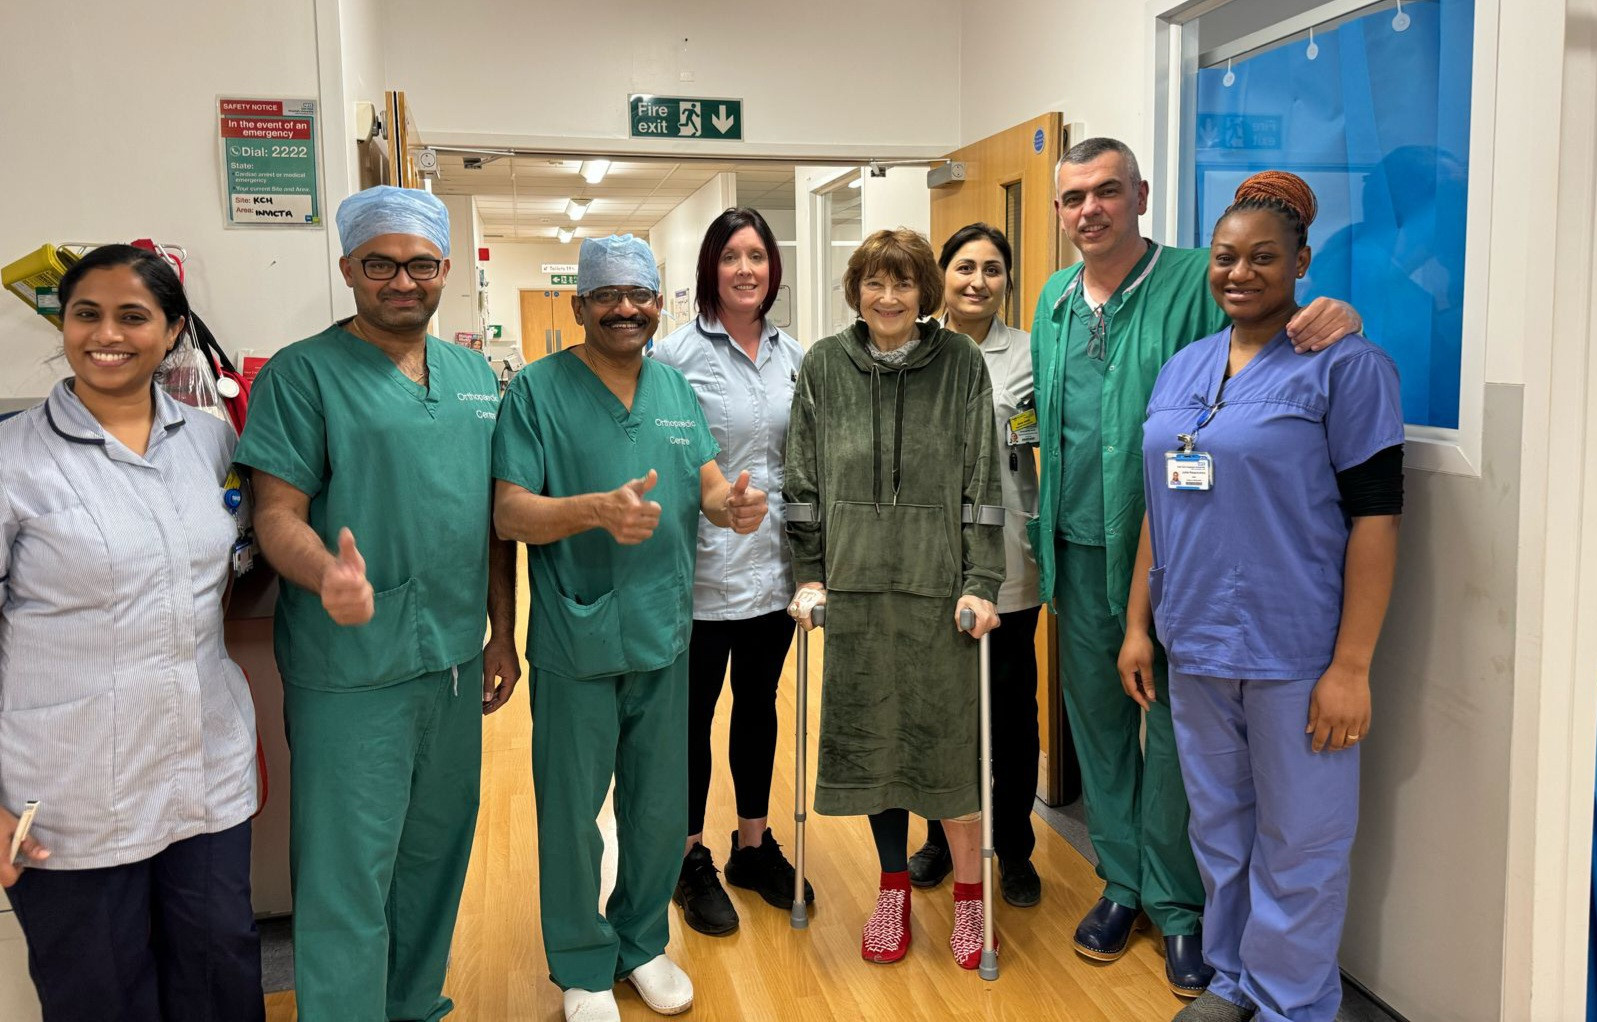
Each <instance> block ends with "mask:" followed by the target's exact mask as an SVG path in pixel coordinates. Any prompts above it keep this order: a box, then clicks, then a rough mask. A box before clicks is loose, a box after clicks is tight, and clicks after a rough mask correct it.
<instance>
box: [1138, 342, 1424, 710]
mask: <svg viewBox="0 0 1597 1022" xmlns="http://www.w3.org/2000/svg"><path fill="white" fill-rule="evenodd" d="M1230 344H1231V329H1230V328H1229V327H1227V328H1226V329H1224V330H1222V331H1220V332H1219V333H1217V334H1213V335H1211V336H1209V337H1206V338H1204V339H1203V340H1201V341H1198V342H1196V343H1194V344H1191V345H1188V346H1187V347H1186V348H1184V349H1183V350H1182V351H1181V352H1179V353H1178V354H1177V355H1176V356H1175V357H1174V358H1172V359H1171V360H1170V361H1169V362H1168V363H1166V364H1165V367H1164V369H1163V370H1161V371H1160V373H1159V379H1158V382H1157V383H1155V384H1154V388H1153V394H1152V396H1151V397H1150V398H1149V400H1148V418H1147V421H1146V422H1145V423H1144V426H1143V438H1142V454H1143V480H1144V486H1145V488H1146V490H1147V495H1148V524H1149V530H1150V533H1151V536H1152V540H1153V569H1152V570H1151V571H1150V572H1149V573H1148V587H1149V595H1150V597H1151V599H1152V602H1153V616H1154V626H1155V629H1156V631H1157V633H1158V636H1159V641H1160V642H1161V643H1163V644H1164V647H1165V650H1166V652H1167V653H1168V654H1169V657H1170V664H1171V666H1172V667H1174V668H1175V669H1176V670H1179V671H1181V672H1182V673H1185V674H1199V675H1210V676H1215V677H1224V678H1237V679H1263V678H1309V677H1315V676H1318V675H1319V674H1321V673H1322V672H1324V670H1325V669H1326V668H1327V667H1328V666H1330V663H1331V653H1332V650H1333V648H1334V647H1335V645H1336V635H1337V629H1338V627H1339V625H1340V622H1341V618H1342V572H1343V561H1344V559H1345V556H1346V553H1347V539H1348V532H1349V529H1350V527H1351V522H1350V521H1349V519H1348V518H1347V517H1345V516H1344V515H1343V513H1342V508H1341V495H1340V493H1339V491H1338V489H1337V483H1336V473H1338V472H1341V471H1343V470H1345V469H1349V468H1352V467H1354V466H1355V465H1359V464H1362V463H1363V462H1365V461H1367V460H1369V459H1370V458H1371V457H1372V456H1373V455H1375V454H1376V453H1378V452H1380V451H1382V450H1385V449H1386V448H1388V447H1392V446H1395V445H1397V444H1401V443H1402V442H1403V408H1402V399H1401V395H1400V392H1399V389H1398V378H1397V366H1396V364H1395V363H1394V362H1393V361H1392V358H1391V356H1389V355H1387V354H1386V352H1384V351H1382V350H1381V349H1380V348H1378V347H1376V346H1375V345H1374V344H1371V343H1370V342H1369V341H1368V340H1366V339H1365V338H1363V337H1361V336H1359V335H1357V334H1354V335H1350V336H1348V337H1345V338H1343V339H1342V340H1341V341H1339V342H1338V343H1336V344H1334V345H1332V346H1331V347H1329V348H1327V349H1325V350H1324V351H1321V352H1316V353H1312V354H1305V355H1299V354H1296V353H1295V352H1293V350H1292V346H1291V344H1290V343H1289V342H1288V341H1287V338H1286V334H1285V332H1284V331H1283V332H1282V333H1280V334H1278V335H1277V336H1276V337H1275V338H1274V339H1273V340H1271V341H1270V342H1269V343H1268V344H1267V345H1265V347H1264V349H1263V350H1262V351H1260V352H1259V353H1258V354H1257V355H1255V356H1254V358H1253V360H1252V361H1251V362H1249V363H1248V364H1247V365H1246V366H1245V367H1243V369H1242V371H1241V372H1240V373H1237V374H1236V376H1234V377H1232V378H1231V380H1230V381H1228V382H1227V383H1226V385H1225V391H1224V394H1223V403H1222V405H1221V407H1220V408H1219V410H1218V411H1217V412H1215V413H1214V414H1213V415H1212V416H1211V417H1210V418H1209V420H1208V421H1207V422H1206V423H1205V424H1204V425H1203V428H1202V429H1201V430H1199V431H1198V432H1197V438H1196V443H1195V444H1194V450H1196V451H1204V452H1207V453H1208V454H1209V455H1210V456H1212V457H1213V459H1214V484H1213V488H1212V489H1210V490H1208V491H1197V490H1172V489H1170V488H1169V469H1168V468H1167V467H1166V465H1165V452H1166V451H1172V450H1178V449H1179V448H1180V444H1179V443H1178V442H1177V440H1176V434H1178V433H1191V432H1193V427H1194V426H1195V425H1196V424H1197V423H1198V422H1199V420H1200V418H1202V417H1203V415H1204V410H1205V408H1206V406H1209V405H1212V404H1213V403H1214V400H1215V395H1216V393H1217V392H1218V391H1219V389H1220V382H1221V380H1222V379H1223V378H1224V374H1225V367H1226V362H1227V359H1228V353H1229V350H1230Z"/></svg>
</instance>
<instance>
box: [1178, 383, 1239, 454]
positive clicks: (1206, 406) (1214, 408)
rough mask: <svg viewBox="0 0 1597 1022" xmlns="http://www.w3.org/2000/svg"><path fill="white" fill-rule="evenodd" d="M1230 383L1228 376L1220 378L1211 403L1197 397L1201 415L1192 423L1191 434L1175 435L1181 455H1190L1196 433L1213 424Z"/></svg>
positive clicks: (1195, 440) (1223, 402) (1196, 439)
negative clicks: (1200, 404)
mask: <svg viewBox="0 0 1597 1022" xmlns="http://www.w3.org/2000/svg"><path fill="white" fill-rule="evenodd" d="M1230 382H1231V377H1230V375H1229V374H1227V375H1225V376H1223V377H1221V378H1220V386H1219V389H1217V390H1216V391H1215V392H1214V400H1213V401H1208V400H1205V399H1204V398H1203V397H1202V395H1199V400H1200V401H1203V413H1202V414H1201V415H1199V416H1198V421H1197V422H1195V423H1193V425H1192V432H1190V433H1177V434H1176V441H1177V442H1178V443H1180V444H1181V453H1182V454H1191V453H1192V446H1193V445H1194V444H1196V443H1197V442H1198V432H1199V431H1200V430H1201V429H1203V427H1205V426H1207V425H1208V424H1209V423H1211V422H1213V421H1214V417H1215V416H1216V415H1218V414H1219V413H1220V409H1222V408H1224V407H1225V385H1226V384H1228V383H1230Z"/></svg>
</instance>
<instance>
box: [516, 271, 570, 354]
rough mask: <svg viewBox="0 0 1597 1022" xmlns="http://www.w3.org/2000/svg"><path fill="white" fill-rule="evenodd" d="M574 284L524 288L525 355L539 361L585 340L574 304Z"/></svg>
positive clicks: (522, 294)
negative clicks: (569, 286)
mask: <svg viewBox="0 0 1597 1022" xmlns="http://www.w3.org/2000/svg"><path fill="white" fill-rule="evenodd" d="M574 293H575V292H573V291H572V290H571V289H570V288H537V289H535V290H523V291H522V292H521V357H522V358H523V359H525V360H526V361H528V362H536V361H537V360H538V359H540V358H543V357H544V356H545V355H553V354H554V353H555V352H557V351H564V350H565V349H566V348H569V347H571V346H572V345H573V344H581V343H582V327H581V326H579V325H578V324H577V314H576V313H575V312H574V311H572V308H571V296H572V295H573V294H574Z"/></svg>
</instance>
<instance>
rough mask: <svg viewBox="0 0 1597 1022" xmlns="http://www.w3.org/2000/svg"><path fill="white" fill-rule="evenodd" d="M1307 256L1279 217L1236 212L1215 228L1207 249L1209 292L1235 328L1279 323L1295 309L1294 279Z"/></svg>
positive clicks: (1304, 267)
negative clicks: (1273, 322)
mask: <svg viewBox="0 0 1597 1022" xmlns="http://www.w3.org/2000/svg"><path fill="white" fill-rule="evenodd" d="M1308 268H1309V250H1308V248H1307V247H1304V248H1299V247H1298V242H1297V235H1296V234H1295V233H1294V232H1293V231H1292V230H1291V228H1290V227H1289V226H1288V225H1287V222H1286V221H1285V219H1283V218H1282V217H1281V216H1280V215H1279V214H1277V213H1274V212H1271V211H1270V210H1266V209H1248V210H1241V211H1239V212H1236V213H1232V214H1230V215H1228V216H1226V217H1225V218H1224V219H1223V220H1221V221H1220V222H1219V223H1218V224H1216V225H1215V228H1214V239H1213V240H1212V241H1211V242H1210V243H1209V291H1210V292H1211V293H1212V294H1213V295H1214V300H1215V301H1216V302H1218V303H1220V308H1222V309H1224V310H1225V313H1226V315H1228V316H1230V317H1231V322H1232V323H1233V324H1235V325H1237V326H1252V325H1254V324H1268V323H1269V322H1271V321H1272V320H1274V319H1281V320H1282V322H1283V323H1284V322H1285V320H1286V319H1288V318H1290V317H1291V315H1292V313H1293V312H1294V311H1296V309H1297V279H1298V277H1300V276H1302V275H1303V274H1304V273H1305V272H1307V271H1308Z"/></svg>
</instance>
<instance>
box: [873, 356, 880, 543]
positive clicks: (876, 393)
mask: <svg viewBox="0 0 1597 1022" xmlns="http://www.w3.org/2000/svg"><path fill="white" fill-rule="evenodd" d="M881 399H882V367H881V366H879V365H877V364H875V363H874V362H873V363H871V503H872V504H873V505H875V507H876V513H877V514H878V515H880V514H881V513H882V400H881Z"/></svg>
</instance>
